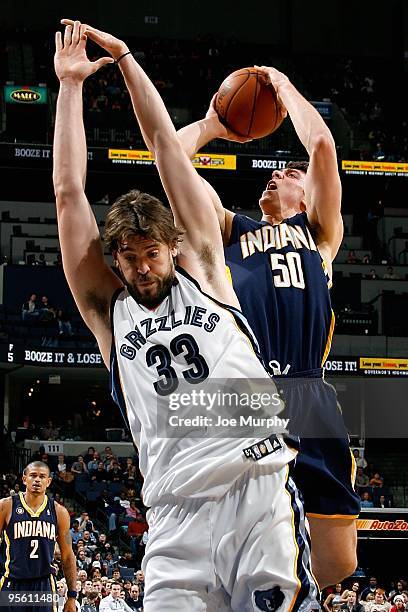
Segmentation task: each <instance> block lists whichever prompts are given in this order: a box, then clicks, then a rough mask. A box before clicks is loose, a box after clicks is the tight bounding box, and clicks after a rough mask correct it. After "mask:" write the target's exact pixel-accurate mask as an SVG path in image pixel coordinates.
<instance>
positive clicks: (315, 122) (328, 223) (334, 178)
mask: <svg viewBox="0 0 408 612" xmlns="http://www.w3.org/2000/svg"><path fill="white" fill-rule="evenodd" d="M257 68H258V69H259V70H261V71H262V72H263V73H264V74H265V77H266V78H267V79H268V80H269V81H270V82H271V83H272V85H273V86H274V88H275V90H276V92H277V94H278V96H279V98H280V100H281V101H282V103H283V105H284V106H285V108H286V109H287V111H288V113H289V116H290V118H291V120H292V123H293V126H294V128H295V130H296V133H297V135H298V137H299V139H300V141H301V143H302V144H303V146H304V147H305V149H306V151H307V153H308V154H309V158H310V164H309V168H308V171H307V174H306V182H305V198H306V213H307V216H308V219H309V222H310V223H311V224H312V225H313V226H314V227H315V228H316V232H317V241H318V245H319V250H320V251H323V253H324V254H327V258H328V259H329V261H330V260H332V259H334V257H335V256H336V254H337V251H338V249H339V247H340V244H341V241H342V238H343V222H342V218H341V214H340V208H341V183H340V177H339V172H338V167H337V155H336V146H335V143H334V140H333V136H332V134H331V132H330V130H329V128H328V127H327V125H326V124H325V122H324V120H323V118H322V117H321V115H320V114H319V113H318V112H317V110H316V109H315V108H314V107H313V106H312V105H311V104H310V103H309V102H308V101H307V100H306V99H305V98H304V97H303V96H302V94H300V93H299V91H298V90H297V89H296V87H295V86H294V85H293V84H292V83H291V82H290V81H289V79H288V77H287V76H286V75H285V74H283V73H282V72H279V71H278V70H276V69H275V68H268V67H265V66H262V67H260V68H259V67H257Z"/></svg>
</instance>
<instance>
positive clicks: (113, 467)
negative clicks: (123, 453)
mask: <svg viewBox="0 0 408 612" xmlns="http://www.w3.org/2000/svg"><path fill="white" fill-rule="evenodd" d="M105 465H106V464H105ZM108 480H110V481H111V482H122V480H123V475H122V469H121V467H120V465H119V463H118V462H117V460H116V459H112V460H111V462H110V464H109V466H108Z"/></svg>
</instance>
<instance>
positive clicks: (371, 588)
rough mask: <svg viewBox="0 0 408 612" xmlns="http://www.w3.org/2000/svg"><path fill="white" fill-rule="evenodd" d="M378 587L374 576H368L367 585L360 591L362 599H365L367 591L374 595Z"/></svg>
mask: <svg viewBox="0 0 408 612" xmlns="http://www.w3.org/2000/svg"><path fill="white" fill-rule="evenodd" d="M377 588H378V582H377V578H376V577H375V576H371V577H370V581H369V585H368V586H367V587H366V588H365V589H363V590H362V592H361V599H363V600H364V601H366V600H367V595H368V594H369V593H371V594H372V595H373V596H374V595H375V592H376V591H377ZM378 590H379V591H381V589H378Z"/></svg>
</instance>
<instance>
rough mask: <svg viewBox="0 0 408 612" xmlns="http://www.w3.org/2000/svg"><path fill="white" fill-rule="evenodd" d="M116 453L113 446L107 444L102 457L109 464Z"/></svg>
mask: <svg viewBox="0 0 408 612" xmlns="http://www.w3.org/2000/svg"><path fill="white" fill-rule="evenodd" d="M114 458H115V457H114V455H113V453H112V448H111V447H110V446H105V450H104V451H103V452H102V453H101V459H102V461H103V462H104V464H105V465H109V463H110V462H111V461H112V459H114Z"/></svg>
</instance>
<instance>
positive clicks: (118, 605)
mask: <svg viewBox="0 0 408 612" xmlns="http://www.w3.org/2000/svg"><path fill="white" fill-rule="evenodd" d="M121 592H122V585H121V584H120V583H119V582H113V583H112V587H111V592H110V595H108V596H107V597H104V598H103V599H102V601H101V603H100V605H99V612H107V611H109V610H123V611H124V612H133V608H130V607H129V606H128V604H127V603H126V602H125V601H124V600H123V599H121Z"/></svg>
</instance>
